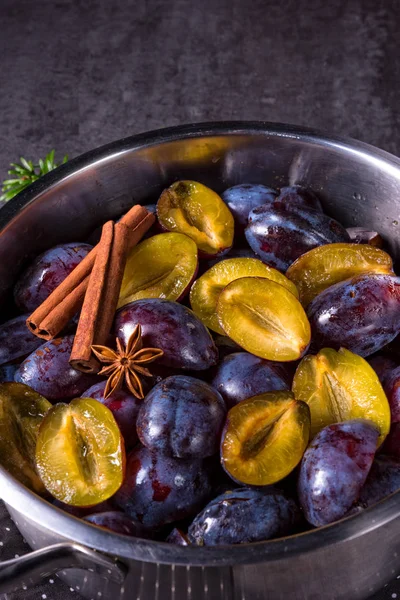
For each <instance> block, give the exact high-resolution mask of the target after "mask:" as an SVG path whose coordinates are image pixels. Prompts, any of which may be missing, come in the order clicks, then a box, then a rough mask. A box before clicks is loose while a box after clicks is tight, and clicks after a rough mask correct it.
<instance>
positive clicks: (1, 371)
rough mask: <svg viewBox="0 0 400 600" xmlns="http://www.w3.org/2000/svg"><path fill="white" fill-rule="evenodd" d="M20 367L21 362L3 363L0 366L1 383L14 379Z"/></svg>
mask: <svg viewBox="0 0 400 600" xmlns="http://www.w3.org/2000/svg"><path fill="white" fill-rule="evenodd" d="M18 367H19V364H16V365H2V366H1V367H0V383H7V382H9V381H14V377H15V373H16V371H17V369H18Z"/></svg>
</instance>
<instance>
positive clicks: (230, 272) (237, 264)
mask: <svg viewBox="0 0 400 600" xmlns="http://www.w3.org/2000/svg"><path fill="white" fill-rule="evenodd" d="M241 277H265V278H266V279H271V280H272V281H276V283H279V284H280V285H283V286H284V287H285V288H287V289H288V290H289V291H290V292H292V294H294V295H295V296H296V297H298V292H297V289H296V286H295V285H294V283H292V282H291V281H289V280H288V279H287V278H286V277H285V276H284V275H282V273H280V272H279V271H277V270H276V269H273V268H272V267H269V266H268V265H265V264H264V263H263V262H261V260H258V259H256V258H228V259H226V260H222V261H221V262H219V263H217V264H216V265H214V266H213V267H211V269H209V270H208V271H206V272H205V273H204V275H202V276H201V277H200V278H199V279H197V281H195V282H194V284H193V285H192V289H191V290H190V304H191V306H192V309H193V311H194V313H195V314H196V315H197V316H198V317H199V319H200V320H201V321H203V323H204V325H207V327H209V329H212V330H213V331H215V332H217V333H220V334H223V333H224V330H223V329H222V327H221V325H220V324H219V321H218V316H217V313H216V308H217V303H218V298H219V295H220V293H221V292H222V290H223V289H224V288H225V287H226V286H227V285H228V284H229V283H231V282H232V281H235V280H236V279H239V278H241Z"/></svg>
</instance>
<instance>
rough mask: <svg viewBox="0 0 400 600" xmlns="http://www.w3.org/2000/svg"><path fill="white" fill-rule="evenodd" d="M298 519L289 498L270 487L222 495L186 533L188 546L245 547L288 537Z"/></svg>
mask: <svg viewBox="0 0 400 600" xmlns="http://www.w3.org/2000/svg"><path fill="white" fill-rule="evenodd" d="M299 520H300V511H299V509H298V507H297V505H296V503H295V502H294V500H292V499H291V498H288V497H286V496H285V495H284V494H283V493H282V492H281V491H279V490H275V489H273V488H267V489H265V490H258V489H251V488H238V489H236V490H233V491H230V492H225V493H224V494H221V495H220V496H218V497H217V498H214V500H211V502H210V503H209V504H207V506H206V507H205V508H204V509H203V510H202V511H201V513H200V514H198V515H197V517H196V518H195V519H194V521H193V523H192V524H191V525H190V527H189V530H188V537H189V540H190V541H191V542H192V544H196V545H198V546H215V545H221V544H246V543H251V542H259V541H262V540H269V539H271V538H276V537H280V536H284V535H288V534H290V533H291V532H292V531H293V529H294V527H295V526H296V525H297V523H298V522H299Z"/></svg>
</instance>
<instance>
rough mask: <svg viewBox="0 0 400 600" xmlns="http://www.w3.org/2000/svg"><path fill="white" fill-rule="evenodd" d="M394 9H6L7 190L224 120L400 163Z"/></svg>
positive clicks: (309, 5)
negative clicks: (52, 154) (305, 132)
mask: <svg viewBox="0 0 400 600" xmlns="http://www.w3.org/2000/svg"><path fill="white" fill-rule="evenodd" d="M399 29H400V2H399V0H386V1H385V0H306V1H304V0H303V1H302V0H247V1H246V0H148V1H147V2H145V1H143V0H124V1H121V2H114V1H113V0H86V1H85V0H79V1H74V0H40V1H35V0H0V65H1V71H0V73H1V76H0V89H1V93H0V178H3V177H4V176H5V174H6V169H7V166H8V163H9V161H10V160H13V159H16V158H18V157H19V156H20V155H21V154H23V155H24V156H26V157H28V158H32V159H36V158H38V157H40V156H41V155H43V154H44V153H45V152H47V151H48V150H50V149H51V148H53V147H54V148H56V150H57V152H58V154H59V155H61V154H64V153H68V154H69V155H70V156H74V155H77V154H79V153H81V152H83V151H85V150H88V149H90V148H93V147H96V146H98V145H101V144H104V143H106V142H109V141H111V140H114V139H117V138H120V137H124V136H126V135H131V134H133V133H137V132H140V131H145V130H148V129H153V128H158V127H164V126H167V125H175V124H179V123H188V122H194V121H205V120H220V119H261V120H271V121H283V122H289V123H296V124H301V125H305V126H311V127H317V128H322V129H325V130H328V131H331V132H334V133H340V134H346V135H350V136H353V137H355V138H358V139H361V140H364V141H367V142H370V143H372V144H375V145H377V146H380V147H382V148H384V149H386V150H389V151H390V152H393V153H397V154H399V153H400V94H399V92H398V89H399V81H400V62H399V60H398V53H399V43H398V38H399Z"/></svg>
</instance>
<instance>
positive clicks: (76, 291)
mask: <svg viewBox="0 0 400 600" xmlns="http://www.w3.org/2000/svg"><path fill="white" fill-rule="evenodd" d="M154 221H155V216H154V215H153V214H152V213H150V212H149V211H148V210H147V209H146V208H144V207H143V206H139V205H136V206H133V207H132V208H131V209H130V210H129V211H128V212H127V213H126V215H124V216H123V217H122V219H121V220H120V223H123V224H125V225H126V226H128V227H129V228H130V229H132V234H131V235H130V240H129V244H130V248H132V247H134V246H135V245H136V244H137V243H138V242H139V241H140V240H141V239H142V237H143V236H144V234H145V233H146V232H147V231H148V230H149V229H150V227H151V226H152V225H153V223H154ZM97 250H98V245H97V246H95V247H94V248H93V250H92V251H91V252H89V254H88V255H87V256H86V257H85V258H84V259H83V260H82V261H81V262H80V263H79V265H78V266H77V267H76V268H75V269H74V270H73V271H72V272H71V273H70V274H69V275H68V277H66V278H65V279H64V281H63V282H62V283H61V284H60V285H59V286H58V287H57V288H56V289H55V290H54V291H53V292H52V293H51V294H50V296H49V297H48V298H47V299H46V300H45V301H44V302H43V303H42V304H41V305H40V306H39V307H38V308H37V309H36V310H35V311H34V312H33V313H32V315H31V316H30V317H29V318H28V319H27V321H26V324H27V327H28V329H29V330H30V331H31V332H32V333H33V334H35V335H36V336H38V337H40V338H43V339H45V340H50V339H52V338H53V337H55V336H56V335H57V334H58V333H59V332H60V331H62V329H64V327H65V326H66V325H67V323H68V321H69V320H70V319H71V317H72V316H73V315H74V314H75V313H76V312H78V310H79V308H80V307H81V306H82V303H83V299H84V296H85V292H86V289H87V286H88V282H89V275H90V272H91V270H92V268H93V265H94V262H95V259H96V254H97Z"/></svg>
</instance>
